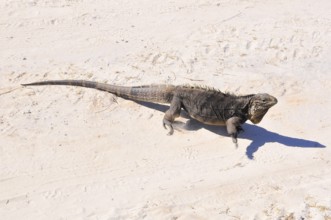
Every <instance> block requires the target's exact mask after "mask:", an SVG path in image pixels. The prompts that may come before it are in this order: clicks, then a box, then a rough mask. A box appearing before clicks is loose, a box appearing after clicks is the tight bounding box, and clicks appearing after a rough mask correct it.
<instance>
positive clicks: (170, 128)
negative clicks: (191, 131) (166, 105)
mask: <svg viewBox="0 0 331 220" xmlns="http://www.w3.org/2000/svg"><path fill="white" fill-rule="evenodd" d="M163 127H164V128H165V129H168V128H169V130H170V131H169V132H168V134H167V135H172V134H173V133H174V128H173V126H172V122H170V121H168V120H167V119H165V118H164V119H163ZM167 127H168V128H167Z"/></svg>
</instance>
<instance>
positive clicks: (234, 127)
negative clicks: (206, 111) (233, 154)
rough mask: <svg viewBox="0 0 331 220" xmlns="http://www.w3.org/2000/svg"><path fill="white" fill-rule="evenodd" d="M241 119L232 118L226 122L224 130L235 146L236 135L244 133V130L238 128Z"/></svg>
mask: <svg viewBox="0 0 331 220" xmlns="http://www.w3.org/2000/svg"><path fill="white" fill-rule="evenodd" d="M240 121H241V119H240V118H239V117H232V118H229V119H228V120H227V121H226V130H227V131H228V134H229V135H231V137H232V141H233V143H235V144H237V142H238V141H237V136H238V133H239V132H241V131H244V129H243V128H242V127H241V126H240V124H241V123H240Z"/></svg>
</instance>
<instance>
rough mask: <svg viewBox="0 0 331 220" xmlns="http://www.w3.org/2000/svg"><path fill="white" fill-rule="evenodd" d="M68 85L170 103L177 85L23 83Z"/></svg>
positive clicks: (59, 81)
mask: <svg viewBox="0 0 331 220" xmlns="http://www.w3.org/2000/svg"><path fill="white" fill-rule="evenodd" d="M43 85H66V86H80V87H86V88H92V89H98V90H101V91H106V92H110V93H112V94H114V95H117V96H119V97H121V98H125V99H131V100H136V101H147V102H159V103H169V102H170V101H171V99H172V97H173V91H174V89H175V86H172V85H146V86H133V87H129V86H116V85H110V84H106V83H99V82H94V81H86V80H50V81H40V82H33V83H27V84H22V86H43Z"/></svg>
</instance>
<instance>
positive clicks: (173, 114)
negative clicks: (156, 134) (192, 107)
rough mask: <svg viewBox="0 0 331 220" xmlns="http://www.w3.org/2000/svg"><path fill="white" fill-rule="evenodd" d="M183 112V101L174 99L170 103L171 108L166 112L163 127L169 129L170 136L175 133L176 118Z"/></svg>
mask: <svg viewBox="0 0 331 220" xmlns="http://www.w3.org/2000/svg"><path fill="white" fill-rule="evenodd" d="M180 110H181V101H180V99H179V98H178V97H173V99H172V100H171V103H170V108H169V109H168V110H167V111H166V112H165V115H164V117H163V127H164V128H165V129H167V127H168V128H169V132H168V135H172V134H173V133H174V128H173V126H172V123H173V122H174V121H175V119H176V118H178V117H179V115H180Z"/></svg>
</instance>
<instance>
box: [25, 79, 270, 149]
mask: <svg viewBox="0 0 331 220" xmlns="http://www.w3.org/2000/svg"><path fill="white" fill-rule="evenodd" d="M22 85H23V86H41V85H69V86H81V87H88V88H94V89H98V90H102V91H106V92H110V93H112V94H115V95H117V96H119V97H122V98H126V99H130V100H135V101H145V102H153V103H170V108H169V109H168V110H167V111H166V112H165V115H164V118H163V126H164V127H165V128H169V130H170V131H169V133H168V134H169V135H172V134H173V132H174V129H173V126H172V124H173V122H174V121H175V119H176V118H177V117H179V115H180V111H181V109H184V110H185V111H186V112H187V113H188V114H189V115H190V116H191V117H192V118H194V119H196V120H198V121H200V122H202V123H204V124H209V125H221V126H226V128H227V132H228V133H229V135H230V136H231V137H232V140H233V142H234V143H237V136H238V133H239V132H240V131H243V129H242V128H241V124H243V123H245V121H247V120H250V121H252V122H253V123H254V124H257V123H259V122H260V121H261V120H262V118H263V117H264V115H265V114H266V113H267V112H268V110H269V108H271V107H272V106H274V105H275V104H276V103H277V99H276V98H275V97H273V96H271V95H269V94H266V93H260V94H252V95H246V96H236V95H232V94H228V93H222V92H220V91H218V90H215V89H211V88H205V87H199V86H174V85H148V86H133V87H125V86H115V85H109V84H105V83H98V82H92V81H84V80H53V81H43V82H34V83H29V84H22Z"/></svg>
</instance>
